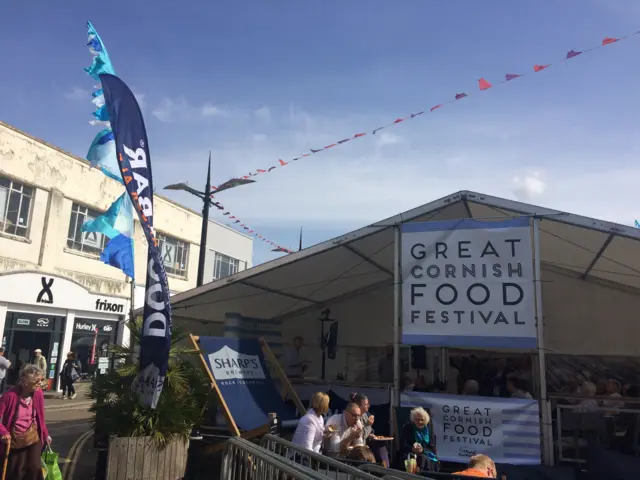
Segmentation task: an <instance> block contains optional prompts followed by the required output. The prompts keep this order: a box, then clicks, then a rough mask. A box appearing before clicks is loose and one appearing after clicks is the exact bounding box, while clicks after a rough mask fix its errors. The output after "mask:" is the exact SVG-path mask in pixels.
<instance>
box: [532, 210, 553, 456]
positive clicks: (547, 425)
mask: <svg viewBox="0 0 640 480" xmlns="http://www.w3.org/2000/svg"><path fill="white" fill-rule="evenodd" d="M539 223H540V219H539V218H538V217H535V216H534V217H533V255H534V261H533V269H534V289H535V297H536V330H537V337H538V371H539V374H540V416H541V420H542V445H543V449H542V453H543V463H544V464H545V465H553V463H554V461H553V430H552V427H551V420H550V419H551V412H550V404H549V400H548V399H547V370H546V361H545V350H544V314H543V311H542V282H541V276H540V227H539Z"/></svg>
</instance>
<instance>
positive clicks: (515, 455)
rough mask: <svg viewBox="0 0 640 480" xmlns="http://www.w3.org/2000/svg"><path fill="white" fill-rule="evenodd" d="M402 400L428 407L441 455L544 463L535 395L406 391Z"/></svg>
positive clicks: (455, 458)
mask: <svg viewBox="0 0 640 480" xmlns="http://www.w3.org/2000/svg"><path fill="white" fill-rule="evenodd" d="M400 402H401V406H402V407H403V408H405V407H406V408H407V409H409V408H414V407H422V408H424V409H426V410H428V411H429V412H430V415H431V421H432V422H433V429H434V435H435V437H436V445H437V450H438V457H439V458H440V460H443V461H447V462H459V463H467V462H468V461H469V457H472V456H474V455H478V454H484V455H488V456H489V457H491V459H492V460H493V461H494V462H496V463H507V464H512V465H540V464H541V463H542V461H541V442H540V413H539V408H538V402H537V401H536V400H524V399H519V398H490V397H464V396H459V395H444V394H438V393H419V392H406V393H402V395H401V400H400ZM408 420H409V419H408V417H407V421H408Z"/></svg>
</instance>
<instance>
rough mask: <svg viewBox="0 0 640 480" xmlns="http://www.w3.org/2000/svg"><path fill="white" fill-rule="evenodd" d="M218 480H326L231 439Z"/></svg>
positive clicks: (261, 450) (253, 445) (246, 441)
mask: <svg viewBox="0 0 640 480" xmlns="http://www.w3.org/2000/svg"><path fill="white" fill-rule="evenodd" d="M220 478H224V479H225V480H277V479H285V478H286V479H298V480H327V478H328V477H326V476H324V475H320V474H319V473H317V472H314V471H312V470H309V469H308V468H305V467H303V466H302V465H299V464H296V463H294V462H291V461H289V460H287V459H286V458H282V457H279V456H277V455H274V454H273V453H271V452H269V451H268V450H266V449H264V448H262V447H260V446H258V445H256V444H254V443H251V442H249V441H248V440H245V439H244V438H240V437H234V438H231V439H230V440H228V441H227V443H226V446H225V451H224V456H223V458H222V469H221V472H220Z"/></svg>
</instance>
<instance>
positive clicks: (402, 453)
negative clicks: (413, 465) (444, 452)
mask: <svg viewBox="0 0 640 480" xmlns="http://www.w3.org/2000/svg"><path fill="white" fill-rule="evenodd" d="M409 419H410V422H409V423H405V424H404V425H403V426H402V429H401V430H400V438H399V440H398V442H399V444H400V450H399V452H398V455H397V457H398V458H397V462H398V463H397V465H396V468H399V469H400V470H404V461H405V460H406V459H407V456H408V455H409V454H414V455H415V456H416V461H417V463H418V468H419V469H420V471H427V472H433V471H438V470H439V463H438V457H437V453H436V437H435V435H434V434H433V424H432V423H431V417H430V416H429V414H428V413H427V411H426V410H425V409H424V408H421V407H419V408H414V409H413V410H411V415H410V417H409Z"/></svg>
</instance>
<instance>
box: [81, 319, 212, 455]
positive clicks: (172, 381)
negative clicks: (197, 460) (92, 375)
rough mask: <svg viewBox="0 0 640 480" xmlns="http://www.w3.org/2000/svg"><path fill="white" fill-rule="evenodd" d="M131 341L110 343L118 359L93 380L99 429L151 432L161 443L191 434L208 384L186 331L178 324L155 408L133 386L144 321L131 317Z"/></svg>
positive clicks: (122, 434) (113, 432) (135, 433)
mask: <svg viewBox="0 0 640 480" xmlns="http://www.w3.org/2000/svg"><path fill="white" fill-rule="evenodd" d="M128 327H129V329H130V331H131V341H130V345H131V346H126V347H123V346H117V345H111V346H110V353H111V354H112V355H113V356H114V358H116V359H117V360H118V361H117V362H116V363H118V367H117V368H115V369H114V371H113V372H110V373H107V374H105V375H100V376H98V377H96V379H95V380H94V382H93V384H92V387H91V392H90V398H92V399H93V400H94V403H93V405H92V406H91V412H93V413H94V418H93V423H94V427H95V429H96V432H100V434H101V435H104V436H111V435H116V436H119V437H144V436H150V437H153V438H154V439H155V441H156V443H157V445H158V446H159V447H164V446H166V445H167V444H168V443H169V442H170V441H171V440H173V439H175V438H183V439H187V438H188V436H189V434H190V432H191V429H192V428H193V426H194V425H195V424H196V423H198V421H199V420H200V418H201V416H202V412H203V407H204V405H205V404H206V402H207V399H208V396H209V393H210V386H209V383H208V381H207V378H206V377H205V375H204V372H202V370H201V369H198V368H196V367H195V366H194V365H193V364H192V363H191V362H189V361H188V356H190V355H194V354H195V353H196V350H194V349H192V348H186V347H185V346H184V345H183V344H182V341H183V340H184V339H185V338H186V337H187V334H186V333H185V332H184V331H182V330H180V329H174V331H173V332H172V339H171V350H170V353H169V369H168V371H167V376H166V381H165V385H164V388H163V392H162V395H161V396H160V400H159V402H158V405H157V408H156V409H155V410H152V409H150V408H146V407H143V406H141V405H140V403H139V402H138V398H137V396H136V395H135V394H134V393H132V391H131V385H132V384H133V381H134V379H135V377H136V375H137V373H138V365H137V361H136V359H135V355H136V349H135V347H134V346H133V345H136V344H137V345H139V341H140V337H141V331H142V329H141V322H140V321H139V320H138V321H136V322H130V323H129V324H128Z"/></svg>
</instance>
